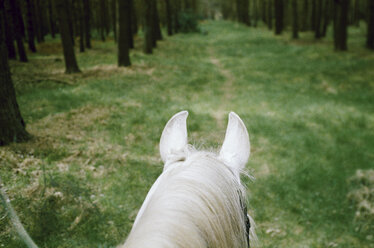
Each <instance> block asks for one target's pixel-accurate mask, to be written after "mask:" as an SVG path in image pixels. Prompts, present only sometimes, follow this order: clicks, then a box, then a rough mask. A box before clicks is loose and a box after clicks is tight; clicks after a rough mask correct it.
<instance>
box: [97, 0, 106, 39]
mask: <svg viewBox="0 0 374 248" xmlns="http://www.w3.org/2000/svg"><path fill="white" fill-rule="evenodd" d="M105 6H106V4H105V0H100V7H99V8H97V14H98V16H99V20H100V27H99V30H100V37H101V40H102V41H105V37H106V32H105V26H106V24H105V23H106V19H105V17H106V15H105V12H106V9H105Z"/></svg>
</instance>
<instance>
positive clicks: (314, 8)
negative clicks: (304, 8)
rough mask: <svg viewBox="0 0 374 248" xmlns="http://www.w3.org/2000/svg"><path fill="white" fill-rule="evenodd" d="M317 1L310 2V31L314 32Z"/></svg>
mask: <svg viewBox="0 0 374 248" xmlns="http://www.w3.org/2000/svg"><path fill="white" fill-rule="evenodd" d="M316 5H317V0H312V13H311V21H310V23H311V25H310V26H311V29H312V30H313V31H314V32H315V31H316V20H317V19H316V12H317V11H316V9H317V6H316Z"/></svg>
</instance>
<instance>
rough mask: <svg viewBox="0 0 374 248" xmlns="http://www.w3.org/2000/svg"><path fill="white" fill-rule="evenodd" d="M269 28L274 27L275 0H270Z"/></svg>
mask: <svg viewBox="0 0 374 248" xmlns="http://www.w3.org/2000/svg"><path fill="white" fill-rule="evenodd" d="M268 1H269V2H268V21H267V23H268V29H269V30H272V29H273V3H274V0H268Z"/></svg>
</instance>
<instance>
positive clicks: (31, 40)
mask: <svg viewBox="0 0 374 248" xmlns="http://www.w3.org/2000/svg"><path fill="white" fill-rule="evenodd" d="M33 5H34V3H33V1H32V0H26V11H27V12H26V20H27V21H26V22H27V43H28V45H29V50H30V51H31V52H33V53H35V52H36V47H35V32H34V21H33V18H32V17H33V11H34V7H33Z"/></svg>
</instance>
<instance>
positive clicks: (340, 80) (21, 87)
mask: <svg viewBox="0 0 374 248" xmlns="http://www.w3.org/2000/svg"><path fill="white" fill-rule="evenodd" d="M203 29H204V30H206V31H207V32H208V34H207V35H202V34H179V35H176V36H173V37H167V38H166V39H165V40H164V41H162V42H160V43H159V45H158V48H157V49H156V50H154V54H153V55H151V56H149V55H144V54H143V53H142V51H141V42H142V40H141V38H137V39H136V42H137V43H136V49H135V50H133V51H132V53H131V59H132V64H133V66H132V67H131V68H129V69H123V68H120V69H118V68H117V67H116V55H115V53H116V48H115V45H114V43H113V42H112V41H110V40H109V41H107V42H105V43H102V42H98V41H97V42H94V44H93V47H94V48H93V49H92V50H88V51H87V52H85V53H83V54H78V63H79V65H80V67H81V69H82V71H83V73H82V74H80V75H64V74H63V70H64V68H63V61H61V60H60V59H61V58H62V56H61V50H60V49H61V48H60V47H59V45H58V42H56V41H49V42H47V44H44V45H42V46H40V47H38V48H39V51H40V52H39V53H37V54H34V55H30V63H28V64H21V63H17V62H13V63H12V64H11V67H12V71H13V79H14V83H15V85H16V90H17V94H18V102H19V105H20V108H21V111H22V115H23V117H24V119H25V121H26V122H27V124H28V130H29V132H30V133H32V134H33V135H34V139H33V140H32V141H30V142H27V143H24V144H13V145H10V146H8V147H4V148H1V150H0V163H1V167H0V173H1V175H2V178H3V181H4V183H5V184H6V186H7V188H8V189H9V191H8V193H9V195H10V196H11V198H12V199H13V201H12V203H13V205H14V207H15V209H16V211H17V212H18V213H19V215H20V218H21V220H22V221H23V223H25V227H26V229H27V230H29V232H30V234H31V235H32V237H33V238H34V239H35V241H36V243H38V244H39V245H40V246H41V247H114V246H116V245H118V244H119V243H121V242H123V241H124V239H125V238H126V236H127V234H128V233H129V231H130V229H131V225H132V223H133V221H134V219H135V216H136V213H137V210H138V209H139V207H140V206H141V203H142V202H143V200H144V197H145V195H146V193H147V191H148V190H149V188H150V186H151V185H152V184H153V182H154V181H155V180H156V178H157V176H158V175H159V174H160V173H161V171H162V163H161V160H160V159H159V155H158V141H159V137H160V135H161V131H162V129H163V127H164V125H165V123H166V121H167V120H168V119H169V118H170V117H171V116H172V115H173V114H174V113H176V112H178V111H180V110H183V109H186V110H188V111H189V112H190V116H189V119H188V125H189V135H190V142H192V143H193V144H196V145H197V146H198V147H203V148H209V147H213V148H217V147H219V146H220V144H221V142H222V140H223V137H224V132H225V125H226V118H227V114H228V113H229V111H231V110H233V111H235V112H237V113H238V114H239V115H240V116H241V117H242V119H243V120H244V122H245V123H246V125H247V127H248V130H249V134H250V137H251V147H252V155H251V158H250V162H249V164H248V170H249V171H250V172H251V173H252V174H253V175H254V176H255V177H256V180H255V181H254V182H249V181H246V184H247V186H248V189H249V198H250V206H251V207H250V208H251V209H252V210H251V211H252V213H253V215H254V218H255V220H256V222H257V232H258V235H259V239H260V243H261V245H262V246H263V247H374V246H373V239H374V237H373V236H372V230H370V229H365V228H361V224H360V222H359V221H358V220H357V219H355V212H356V209H355V205H354V204H353V203H352V202H351V201H349V200H348V198H347V195H348V193H349V192H350V191H351V190H352V187H353V186H352V185H351V184H350V181H349V178H351V177H352V176H353V175H354V174H355V172H356V170H358V169H362V170H366V169H372V168H374V162H373V161H374V157H373V151H374V131H373V130H374V109H373V106H374V91H373V89H374V81H373V78H374V72H373V70H372V68H374V55H373V53H372V52H370V51H369V50H366V49H365V48H363V46H364V43H365V41H364V39H365V32H364V30H363V29H360V28H352V29H350V37H351V38H350V40H349V44H348V45H349V48H350V50H349V51H348V52H344V53H336V52H334V51H333V48H332V45H331V38H330V37H328V38H326V39H325V40H322V41H314V40H312V39H311V38H310V34H308V33H306V34H302V38H301V40H300V41H291V40H290V39H289V37H290V34H289V33H286V34H285V35H283V36H282V37H274V35H273V34H272V33H271V32H269V31H267V30H266V29H263V28H258V29H249V28H247V27H244V26H242V25H238V24H235V23H231V22H207V23H204V24H203ZM59 58H60V59H59ZM38 77H39V78H48V79H49V80H45V81H37V80H36V81H35V80H34V81H33V80H28V79H29V78H30V79H33V78H38ZM61 82H65V83H61ZM2 216H4V210H3V209H2V208H0V245H3V246H4V245H5V247H20V246H21V245H20V243H19V240H18V239H17V238H16V236H15V235H14V232H13V231H11V228H10V223H9V222H8V219H7V218H2ZM0 247H1V246H0Z"/></svg>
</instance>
